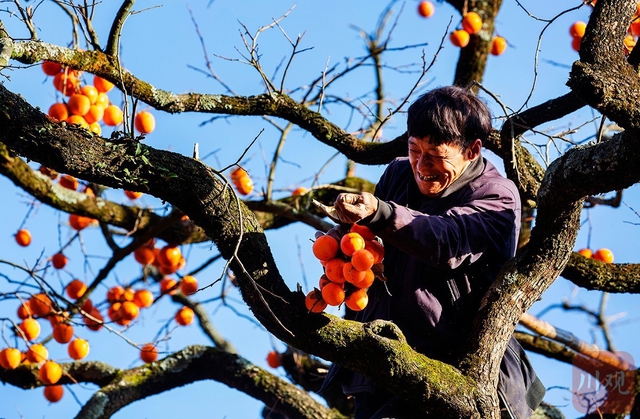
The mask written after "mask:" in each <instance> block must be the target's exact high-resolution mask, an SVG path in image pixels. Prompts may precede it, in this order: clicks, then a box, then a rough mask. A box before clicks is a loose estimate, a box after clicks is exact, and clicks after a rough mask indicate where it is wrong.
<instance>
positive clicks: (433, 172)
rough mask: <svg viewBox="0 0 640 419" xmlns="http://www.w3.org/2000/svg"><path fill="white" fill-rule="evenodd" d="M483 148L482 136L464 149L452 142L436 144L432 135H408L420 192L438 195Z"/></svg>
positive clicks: (412, 163)
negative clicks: (419, 136)
mask: <svg viewBox="0 0 640 419" xmlns="http://www.w3.org/2000/svg"><path fill="white" fill-rule="evenodd" d="M481 148H482V142H481V141H480V140H475V141H474V142H473V143H471V145H470V146H469V147H467V149H466V150H464V151H462V150H461V149H460V147H459V146H457V145H453V144H448V143H443V144H440V145H433V144H432V143H431V142H430V141H429V137H424V138H417V137H409V162H410V163H411V169H412V170H413V176H414V178H415V180H416V183H417V184H418V188H419V189H420V192H421V193H422V194H423V195H425V196H428V197H437V196H439V195H440V194H441V193H442V192H444V190H445V189H447V188H448V187H449V186H451V184H452V183H453V182H454V181H455V180H456V179H458V178H459V177H460V175H462V173H463V172H464V171H465V170H466V168H467V167H468V166H469V164H470V163H471V162H472V161H473V160H475V159H476V158H477V157H478V156H479V155H480V149H481Z"/></svg>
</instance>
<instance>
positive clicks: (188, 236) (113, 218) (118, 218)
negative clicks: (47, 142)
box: [0, 143, 209, 243]
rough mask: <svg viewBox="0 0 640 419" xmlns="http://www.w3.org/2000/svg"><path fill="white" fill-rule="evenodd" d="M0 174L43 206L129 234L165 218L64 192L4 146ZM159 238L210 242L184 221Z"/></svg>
mask: <svg viewBox="0 0 640 419" xmlns="http://www.w3.org/2000/svg"><path fill="white" fill-rule="evenodd" d="M0 174H2V175H4V176H6V177H7V178H9V179H10V180H11V181H12V182H13V183H14V184H15V185H16V186H18V187H19V188H21V189H22V190H24V191H25V192H27V193H28V194H30V195H31V196H33V197H34V198H36V199H37V200H39V201H40V202H42V203H44V204H47V205H49V206H51V207H53V208H55V209H58V210H61V211H65V212H68V213H72V214H79V215H83V216H86V217H91V218H95V219H97V220H99V221H101V222H104V223H107V224H110V225H113V226H116V227H121V228H124V229H126V230H127V231H131V230H133V229H134V228H136V229H137V230H138V231H140V232H144V231H145V230H147V229H149V228H150V227H152V226H153V225H155V224H157V223H158V222H160V221H161V220H162V219H163V218H164V217H161V216H159V215H157V214H155V213H154V212H152V211H149V210H146V209H142V208H138V207H129V206H126V205H120V204H116V203H115V202H112V201H108V200H105V199H102V198H94V197H92V196H89V195H87V194H85V193H80V192H74V191H70V190H69V189H66V188H63V187H62V186H60V185H58V184H57V183H54V182H52V181H51V180H50V179H49V178H48V177H46V176H43V175H41V174H40V173H39V172H37V171H34V170H31V167H29V165H28V164H27V163H26V162H25V161H24V160H22V159H21V158H20V157H18V156H16V155H13V154H12V153H11V152H10V151H9V150H8V149H7V147H6V146H5V145H4V144H2V143H0ZM158 237H159V238H161V239H162V240H164V241H166V242H168V243H199V242H203V241H208V240H209V238H208V237H207V236H206V235H205V234H204V231H203V230H202V229H201V228H199V227H197V226H196V225H194V224H193V223H189V222H187V223H185V222H183V221H178V222H176V223H175V224H173V225H172V226H171V227H169V228H167V229H165V230H163V231H162V232H161V234H159V235H158Z"/></svg>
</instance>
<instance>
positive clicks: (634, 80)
mask: <svg viewBox="0 0 640 419" xmlns="http://www.w3.org/2000/svg"><path fill="white" fill-rule="evenodd" d="M635 7H636V3H635V2H633V1H630V0H612V1H610V2H600V3H596V6H595V8H594V10H593V12H592V13H591V17H590V18H589V24H588V26H587V30H586V33H585V35H584V38H583V40H582V43H581V46H580V61H576V62H575V63H574V64H573V68H572V70H571V74H570V78H569V81H568V85H569V87H571V89H572V90H573V91H575V92H576V93H577V94H578V95H579V96H580V97H581V98H582V99H583V100H584V101H585V102H586V103H588V104H589V105H590V106H592V107H594V108H595V109H597V110H599V111H600V112H601V113H602V114H604V115H606V116H607V118H609V119H610V120H612V121H615V122H616V123H617V124H618V125H620V126H621V127H623V128H625V129H638V128H640V107H638V105H637V104H638V101H639V100H640V78H639V77H638V74H637V72H636V71H635V69H634V68H633V66H632V65H630V64H629V63H628V62H627V60H626V59H625V56H624V54H623V51H622V48H619V46H620V45H622V40H623V39H624V37H625V35H626V33H627V32H626V31H627V27H628V24H629V22H631V16H632V15H633V13H634V12H635Z"/></svg>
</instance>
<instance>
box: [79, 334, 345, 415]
mask: <svg viewBox="0 0 640 419" xmlns="http://www.w3.org/2000/svg"><path fill="white" fill-rule="evenodd" d="M201 380H215V381H218V382H221V383H224V384H226V385H228V386H229V387H232V388H235V389H238V390H240V391H242V392H244V393H246V394H248V395H250V396H253V397H254V398H256V399H258V400H261V401H263V402H264V403H265V404H267V405H268V406H275V409H276V410H277V411H279V412H281V413H283V414H285V415H287V416H290V417H306V418H318V419H320V418H330V417H331V418H335V417H339V415H338V414H337V413H336V412H335V411H331V410H329V409H327V408H326V407H324V406H322V405H321V404H319V403H318V402H316V401H315V400H314V399H313V398H311V396H309V395H308V394H307V393H306V392H305V391H303V390H300V389H298V388H297V387H296V386H294V385H292V384H289V383H287V382H286V381H284V380H282V379H280V378H277V377H275V376H273V375H272V374H270V373H268V372H266V371H264V370H262V369H261V368H259V367H257V366H255V365H253V364H251V363H250V362H248V361H246V360H245V359H243V358H241V357H239V356H237V355H233V354H230V353H228V352H224V351H220V350H218V349H215V348H207V347H203V346H190V347H187V348H185V349H183V350H182V351H179V352H176V353H174V354H172V355H170V356H168V357H166V358H164V359H162V360H159V361H156V362H153V363H151V364H145V365H143V366H141V367H137V368H132V369H130V370H127V371H123V372H122V374H121V376H120V377H118V379H117V380H115V381H114V382H113V383H111V384H108V385H106V386H104V387H102V388H101V389H100V390H99V391H98V392H96V393H95V394H94V396H93V397H92V398H91V399H90V400H89V401H88V402H87V403H86V404H85V405H84V406H83V408H82V410H81V411H80V412H79V413H78V415H77V416H76V418H77V419H102V418H104V419H107V418H110V417H111V415H113V413H115V412H117V411H118V410H120V409H122V408H123V407H124V406H126V405H128V404H130V403H132V402H134V401H137V400H141V399H143V398H145V397H149V396H151V395H155V394H160V393H162V392H164V391H168V390H171V389H174V388H176V387H181V386H183V385H185V384H189V383H193V382H196V381H201Z"/></svg>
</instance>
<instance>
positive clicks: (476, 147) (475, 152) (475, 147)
mask: <svg viewBox="0 0 640 419" xmlns="http://www.w3.org/2000/svg"><path fill="white" fill-rule="evenodd" d="M481 149H482V141H480V139H479V138H476V140H475V141H474V142H472V143H471V145H470V146H469V147H467V151H466V153H467V159H469V160H475V159H476V157H478V156H479V155H480V150H481Z"/></svg>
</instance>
